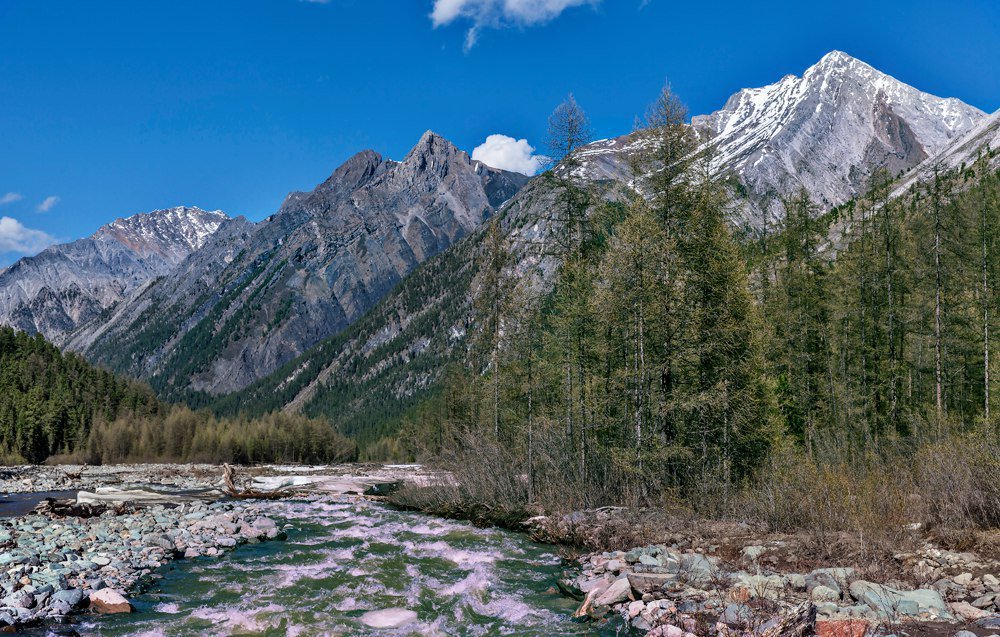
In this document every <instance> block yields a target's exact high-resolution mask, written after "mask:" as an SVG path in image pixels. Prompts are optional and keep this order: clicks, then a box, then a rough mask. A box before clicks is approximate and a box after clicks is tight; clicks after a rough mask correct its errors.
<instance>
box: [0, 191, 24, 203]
mask: <svg viewBox="0 0 1000 637" xmlns="http://www.w3.org/2000/svg"><path fill="white" fill-rule="evenodd" d="M22 199H24V195H22V194H21V193H19V192H8V193H7V194H6V195H3V196H2V197H0V206H2V205H4V204H5V203H14V202H15V201H21V200H22Z"/></svg>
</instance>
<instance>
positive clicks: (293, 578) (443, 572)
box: [75, 499, 617, 637]
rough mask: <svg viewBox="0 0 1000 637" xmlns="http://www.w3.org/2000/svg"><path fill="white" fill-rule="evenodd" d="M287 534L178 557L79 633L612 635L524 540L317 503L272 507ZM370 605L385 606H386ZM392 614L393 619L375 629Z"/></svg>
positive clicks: (545, 556) (340, 502)
mask: <svg viewBox="0 0 1000 637" xmlns="http://www.w3.org/2000/svg"><path fill="white" fill-rule="evenodd" d="M271 516H272V517H273V518H275V519H276V520H277V521H279V523H287V524H289V525H290V528H289V529H288V530H287V532H288V540H287V541H286V542H270V543H265V544H257V545H249V546H243V547H240V548H238V549H236V550H235V551H234V552H232V553H229V554H228V555H227V556H225V557H223V558H220V559H214V560H212V559H199V560H195V561H188V562H179V563H177V564H176V565H175V566H174V567H173V568H172V569H171V570H168V571H166V572H165V577H164V579H163V580H161V581H160V582H158V583H157V585H156V588H155V589H154V590H151V591H150V592H148V593H146V594H145V595H142V596H139V597H136V598H134V599H133V603H134V604H135V606H136V609H137V611H138V612H136V613H134V614H132V615H118V616H108V617H94V616H91V617H87V618H85V619H83V620H82V621H81V622H80V623H79V624H78V625H77V626H76V627H75V628H76V630H77V631H78V632H79V634H80V635H85V636H89V635H94V636H97V635H100V636H106V637H118V636H126V635H128V636H133V637H138V636H144V637H159V636H164V637H166V636H170V637H173V636H178V637H183V636H188V635H191V636H194V635H198V636H201V635H267V636H282V637H284V636H288V637H300V636H301V637H305V636H321V635H512V636H539V635H614V634H617V630H616V626H615V625H611V624H606V625H604V626H603V627H601V628H600V629H599V628H598V627H597V626H595V625H593V624H584V623H578V622H575V621H573V620H572V619H571V618H570V616H571V614H572V612H573V610H574V609H575V607H576V603H575V602H573V601H572V600H568V599H565V598H563V597H561V596H560V595H559V594H558V593H555V592H554V591H553V590H552V589H553V587H554V584H555V577H556V575H557V574H558V572H559V571H560V570H561V569H560V560H559V558H558V556H557V555H556V554H555V553H554V552H553V551H552V549H551V547H546V546H542V545H538V544H534V543H532V542H530V541H529V540H528V539H527V538H525V537H524V536H521V535H518V534H515V533H508V532H505V531H501V530H496V529H479V528H475V527H474V526H471V525H468V524H464V523H461V522H453V521H449V520H441V519H437V518H432V517H428V516H424V515H419V514H414V513H408V512H401V511H396V510H393V509H391V508H388V507H385V506H382V505H380V504H377V503H372V502H367V501H361V500H349V499H322V500H317V501H299V502H280V503H274V509H273V511H272V513H271ZM375 611H387V612H385V613H382V614H379V613H377V612H375ZM380 621H382V622H386V623H389V624H395V625H390V626H388V627H384V628H378V627H376V625H378V624H379V623H380Z"/></svg>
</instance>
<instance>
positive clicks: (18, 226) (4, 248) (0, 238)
mask: <svg viewBox="0 0 1000 637" xmlns="http://www.w3.org/2000/svg"><path fill="white" fill-rule="evenodd" d="M55 242H56V240H55V239H54V238H53V237H52V236H51V235H49V234H48V233H46V232H42V231H41V230H34V229H32V228H27V227H25V225H24V224H22V223H21V222H20V221H18V220H17V219H14V218H13V217H0V252H17V253H20V254H34V253H36V252H40V251H41V250H43V249H45V248H47V247H49V246H50V245H52V244H53V243H55Z"/></svg>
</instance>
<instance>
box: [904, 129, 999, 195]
mask: <svg viewBox="0 0 1000 637" xmlns="http://www.w3.org/2000/svg"><path fill="white" fill-rule="evenodd" d="M980 156H985V157H986V159H987V161H988V165H989V166H990V167H991V168H993V169H997V168H1000V111H997V112H995V113H993V114H992V115H990V116H988V117H984V118H983V119H981V120H980V121H979V122H978V123H977V124H976V125H975V126H973V127H972V128H971V129H969V130H968V131H967V132H966V133H965V134H963V135H961V136H959V137H957V138H955V139H954V140H953V141H952V142H951V143H950V144H948V145H947V146H945V147H944V149H942V150H941V151H940V152H939V153H937V154H936V155H934V156H932V157H928V158H927V159H926V160H924V161H923V163H921V164H920V165H919V166H917V168H916V169H914V170H912V171H910V173H908V174H907V175H906V176H905V177H904V178H903V179H901V180H900V182H899V183H898V184H897V186H896V193H897V194H899V193H902V192H903V191H905V190H906V189H907V188H909V187H910V186H912V185H913V184H914V183H916V182H918V181H927V180H929V179H931V178H932V177H933V175H934V170H935V169H937V170H944V171H947V170H952V169H956V168H960V167H961V166H962V165H966V166H970V165H972V164H973V163H974V162H975V161H976V160H977V159H978V158H979V157H980Z"/></svg>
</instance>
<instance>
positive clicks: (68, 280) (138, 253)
mask: <svg viewBox="0 0 1000 637" xmlns="http://www.w3.org/2000/svg"><path fill="white" fill-rule="evenodd" d="M226 219H227V217H226V215H224V214H223V213H221V212H219V211H215V212H206V211H204V210H201V209H200V208H188V207H183V206H181V207H177V208H170V209H167V210H157V211H154V212H150V213H144V214H138V215H134V216H131V217H128V218H127V219H117V220H115V221H113V222H111V223H109V224H108V225H106V226H103V227H102V228H100V229H99V230H98V231H97V232H95V233H94V234H93V235H92V236H90V237H87V238H86V239H80V240H79V241H74V242H72V243H67V244H63V245H56V246H52V247H50V248H46V249H45V250H43V251H42V252H40V253H39V254H37V255H35V256H31V257H26V258H23V259H20V260H19V261H17V262H15V263H14V264H13V265H11V266H10V267H8V268H6V269H4V270H2V271H0V323H2V324H5V325H9V326H11V327H15V328H17V329H20V330H24V331H27V332H40V333H42V334H44V335H45V336H46V337H47V338H48V339H49V340H51V341H52V342H54V343H56V344H57V345H64V344H65V343H66V340H67V338H68V337H69V335H70V334H72V333H73V332H74V331H75V330H77V329H78V328H80V327H81V326H83V325H85V324H87V323H88V322H90V321H93V320H95V319H97V318H98V317H100V316H101V315H102V313H103V312H104V311H105V310H107V309H109V308H111V307H113V306H115V305H117V304H118V303H119V302H121V301H122V300H124V299H125V298H126V297H128V296H129V295H130V294H131V293H133V292H134V291H136V290H138V289H139V288H141V287H142V286H143V285H145V284H146V283H148V282H149V281H150V280H152V279H154V278H156V277H158V276H163V275H165V274H167V273H169V272H170V271H172V270H173V269H174V268H175V267H176V266H177V265H178V264H179V263H180V262H181V261H183V260H184V259H185V258H186V257H187V256H188V255H189V254H191V253H192V252H194V251H195V250H198V249H199V248H201V247H202V245H204V243H205V241H206V240H207V239H208V238H209V237H211V236H212V234H213V233H214V232H215V231H216V230H217V229H218V228H219V226H220V225H221V224H222V222H223V221H225V220H226Z"/></svg>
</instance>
